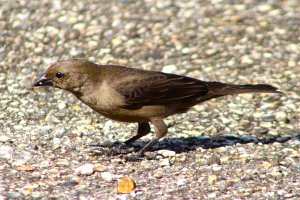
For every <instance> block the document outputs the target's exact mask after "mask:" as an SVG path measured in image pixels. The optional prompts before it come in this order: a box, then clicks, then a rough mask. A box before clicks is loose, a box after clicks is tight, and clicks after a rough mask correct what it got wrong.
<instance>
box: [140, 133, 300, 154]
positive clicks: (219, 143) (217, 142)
mask: <svg viewBox="0 0 300 200" xmlns="http://www.w3.org/2000/svg"><path fill="white" fill-rule="evenodd" d="M289 140H298V141H300V134H296V135H294V136H283V137H269V138H258V137H255V136H235V135H220V134H218V135H214V136H210V137H204V136H198V137H188V138H166V139H164V140H162V141H159V143H158V144H157V145H155V147H154V148H152V149H153V151H156V150H160V149H168V150H172V151H175V152H176V153H182V152H189V151H193V150H195V149H197V148H198V147H201V148H203V149H214V148H219V147H225V146H233V145H235V144H238V143H239V144H247V143H255V144H258V143H262V144H272V143H275V142H278V143H285V142H287V141H289ZM147 142H148V141H146V142H145V143H147ZM150 151H152V150H150Z"/></svg>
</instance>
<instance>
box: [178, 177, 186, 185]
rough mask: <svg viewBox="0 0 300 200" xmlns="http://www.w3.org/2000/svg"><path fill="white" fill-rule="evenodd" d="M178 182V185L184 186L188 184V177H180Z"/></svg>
mask: <svg viewBox="0 0 300 200" xmlns="http://www.w3.org/2000/svg"><path fill="white" fill-rule="evenodd" d="M176 184H177V185H178V186H184V185H185V184H186V179H185V178H181V179H178V180H177V182H176Z"/></svg>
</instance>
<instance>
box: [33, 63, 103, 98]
mask: <svg viewBox="0 0 300 200" xmlns="http://www.w3.org/2000/svg"><path fill="white" fill-rule="evenodd" d="M98 70H100V67H99V66H98V65H96V64H94V63H92V62H89V61H87V60H84V59H70V60H65V61H60V62H57V63H55V64H54V65H52V66H51V67H49V68H48V69H47V70H46V72H45V73H44V75H43V76H42V77H41V78H40V79H39V80H37V81H36V82H34V83H33V85H32V86H33V87H37V86H47V85H48V86H53V87H56V88H61V89H64V90H68V91H70V92H72V93H81V92H82V90H84V89H85V88H84V87H85V86H86V85H88V84H86V83H88V82H89V81H94V80H95V79H97V78H99V76H97V74H98V75H99V73H98Z"/></svg>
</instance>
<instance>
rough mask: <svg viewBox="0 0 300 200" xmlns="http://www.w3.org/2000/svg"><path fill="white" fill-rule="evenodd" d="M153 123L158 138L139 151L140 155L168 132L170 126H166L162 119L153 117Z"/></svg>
mask: <svg viewBox="0 0 300 200" xmlns="http://www.w3.org/2000/svg"><path fill="white" fill-rule="evenodd" d="M151 123H152V124H153V125H154V128H155V136H156V138H154V139H153V140H151V141H150V142H149V143H148V144H146V146H144V147H143V148H142V149H141V150H140V151H139V152H138V156H142V155H143V154H144V153H145V151H146V150H148V149H149V148H150V147H152V146H154V145H155V144H156V143H157V142H158V140H159V139H160V138H162V137H164V136H165V135H166V134H167V132H168V127H167V126H166V124H165V122H164V121H163V120H162V119H153V120H151Z"/></svg>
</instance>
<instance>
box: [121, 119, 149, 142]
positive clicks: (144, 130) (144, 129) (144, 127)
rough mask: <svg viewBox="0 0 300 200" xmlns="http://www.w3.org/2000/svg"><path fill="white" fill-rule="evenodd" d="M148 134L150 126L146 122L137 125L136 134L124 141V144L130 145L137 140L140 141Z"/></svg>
mask: <svg viewBox="0 0 300 200" xmlns="http://www.w3.org/2000/svg"><path fill="white" fill-rule="evenodd" d="M148 133H150V125H149V123H148V122H143V123H138V130H137V134H136V135H135V136H133V137H132V138H130V139H128V140H126V141H125V142H124V143H125V144H126V145H127V144H130V143H132V142H134V141H136V140H137V139H140V138H141V137H143V136H145V135H147V134H148Z"/></svg>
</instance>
